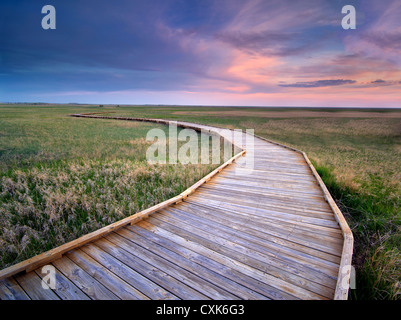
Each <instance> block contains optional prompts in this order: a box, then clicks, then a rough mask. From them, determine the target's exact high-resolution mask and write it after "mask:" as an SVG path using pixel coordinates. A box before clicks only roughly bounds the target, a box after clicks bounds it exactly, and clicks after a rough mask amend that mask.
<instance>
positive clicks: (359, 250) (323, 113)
mask: <svg viewBox="0 0 401 320" xmlns="http://www.w3.org/2000/svg"><path fill="white" fill-rule="evenodd" d="M0 108H1V114H0V170H1V173H0V177H1V179H2V180H1V183H2V184H1V189H0V203H1V207H0V208H1V209H0V210H1V211H0V214H1V216H2V217H3V218H2V220H1V221H2V222H1V223H2V230H11V231H10V233H11V234H6V233H5V232H4V231H3V235H2V237H1V238H2V240H0V241H2V242H0V248H2V249H1V250H3V252H2V257H6V258H3V265H4V264H7V261H11V259H18V258H20V259H22V258H25V257H26V256H27V253H26V252H32V250H33V251H34V249H37V248H41V246H40V244H42V245H43V246H45V247H46V246H47V247H46V249H48V247H49V244H48V243H49V242H48V239H47V238H42V237H43V235H42V234H40V233H38V234H36V233H35V232H33V231H32V234H30V233H29V232H28V231H30V230H31V229H33V230H35V226H34V225H33V226H30V225H29V223H27V222H26V221H25V219H27V218H25V217H30V216H31V215H33V216H34V215H35V214H38V213H37V212H38V211H37V210H42V216H43V212H44V213H45V215H44V216H43V220H39V221H38V222H37V223H38V224H40V223H42V224H45V225H46V224H47V225H58V226H59V225H60V224H57V223H54V222H53V221H63V223H65V224H67V225H68V224H71V227H72V229H73V230H75V229H77V232H78V229H80V228H81V229H82V228H83V229H84V230H82V232H87V231H89V228H88V227H87V225H88V222H87V221H89V220H91V221H92V220H96V221H98V222H96V223H95V224H94V227H97V226H98V224H100V222H99V220H102V219H103V218H104V217H105V216H106V221H103V223H108V222H109V221H108V220H110V221H111V220H112V219H118V218H119V217H120V216H121V215H120V214H119V212H120V211H123V212H125V213H130V212H133V211H135V210H137V209H140V208H142V207H143V206H146V205H151V204H153V203H154V202H156V201H158V200H161V199H162V198H163V197H164V196H165V197H169V196H171V195H172V194H173V193H177V192H179V191H181V190H183V189H185V186H184V184H187V185H189V184H190V183H191V182H193V181H195V180H196V179H199V178H200V176H202V175H203V174H204V173H205V170H204V169H205V168H204V169H202V168H200V167H199V168H198V169H197V170H198V171H197V173H196V174H192V171H191V170H192V169H189V167H186V168H185V169H183V170H177V169H176V168H175V166H173V167H169V169H168V170H167V173H166V168H158V167H151V168H149V167H148V166H147V165H139V164H142V163H143V160H144V159H143V154H144V153H143V151H144V148H145V146H146V143H144V139H143V137H144V134H145V131H146V130H148V129H149V128H150V127H152V128H153V127H155V125H153V124H144V123H140V124H138V123H136V122H132V123H131V122H117V121H111V120H93V119H78V120H79V121H78V120H77V119H73V118H68V117H67V115H68V114H70V113H78V112H99V111H103V112H106V111H113V112H115V113H114V114H113V115H116V116H132V117H149V118H165V119H170V120H185V121H190V122H195V123H203V124H210V125H217V126H221V127H227V128H232V129H234V128H238V129H255V134H257V135H260V136H263V137H266V138H268V139H271V140H275V141H277V142H281V143H284V144H286V145H289V146H293V147H295V148H297V149H300V150H302V151H305V152H306V153H307V154H308V156H309V158H310V159H311V160H312V162H313V164H314V165H315V167H316V168H317V170H318V172H319V174H320V175H321V176H322V179H323V180H324V182H325V183H326V185H327V187H328V188H329V190H330V192H331V193H332V195H333V197H334V199H335V200H336V202H337V203H338V205H339V207H340V209H341V210H342V212H343V213H344V215H345V217H346V219H347V221H348V223H349V225H350V227H351V229H352V231H353V233H354V237H355V248H354V255H353V265H354V267H355V269H356V289H353V290H350V298H351V299H399V298H400V297H401V295H400V290H401V285H400V283H401V271H400V270H401V253H400V250H401V204H400V202H401V200H400V197H401V173H400V171H401V170H400V168H401V160H400V159H401V111H399V110H398V111H394V110H368V109H363V110H348V111H344V110H340V109H280V108H228V107H227V108H212V107H171V106H170V107H164V106H135V107H134V106H118V107H117V106H104V107H101V108H100V107H99V106H74V105H69V106H45V107H35V106H29V107H28V106H3V107H0ZM100 121H101V122H100ZM133 129H134V130H133ZM133 146H134V147H133ZM133 168H135V169H133ZM209 169H210V168H209V167H208V168H207V170H209ZM207 170H206V171H207ZM130 175H131V176H133V177H143V178H141V179H142V180H141V179H138V180H137V181H138V184H135V182H132V181H136V180H135V179H128V180H127V176H130ZM128 181H130V182H128ZM166 181H167V182H168V183H166ZM170 182H171V183H170ZM130 183H131V184H130ZM99 184H100V185H99ZM72 185H75V186H76V187H74V188H76V189H75V190H74V188H71V186H72ZM106 185H107V186H109V188H108V190H109V191H110V192H109V193H107V191H106V193H104V192H105V186H106ZM139 186H140V187H139ZM144 186H146V187H145V189H144ZM110 187H111V188H110ZM37 188H41V189H40V190H43V191H38V190H37ZM114 188H125V189H126V190H125V191H124V192H125V193H124V192H121V193H120V192H119V194H125V195H126V196H124V197H125V198H119V197H118V196H117V195H116V194H113V192H111V190H114ZM138 189H140V190H141V191H142V194H141V195H140V196H138V197H137V196H136V194H132V192H136V191H130V190H138ZM143 189H144V190H146V191H143ZM170 189H171V190H170ZM10 191H12V194H13V196H12V197H10V196H7V194H10ZM27 194H28V195H29V197H28V196H26V195H27ZM74 194H75V195H77V194H82V196H80V197H78V199H76V198H74ZM44 197H47V198H46V199H45V198H44ZM139 198H141V199H142V200H141V201H145V200H144V199H145V198H147V199H148V203H145V204H143V203H138V204H137V206H135V207H132V208H131V207H130V206H129V203H131V202H130V201H132V200H133V199H139ZM75 202H78V203H79V206H78V208H79V209H77V208H76V207H73V209H72V210H71V208H70V206H72V203H75ZM39 204H40V205H39ZM35 205H37V207H35ZM121 206H122V208H121ZM27 208H28V209H27ZM30 208H32V210H31V209H30ZM46 208H55V209H54V210H53V211H55V212H56V215H55V217H52V216H51V215H49V214H48V213H47V211H46ZM57 208H59V209H60V210H57ZM83 208H86V209H87V210H86V211H85V210H84V209H83ZM21 210H22V211H21ZM30 210H31V211H30ZM35 210H36V211H35ZM50 211H52V210H50ZM66 212H67V213H68V212H74V213H75V214H76V215H80V214H81V212H90V214H83V219H81V220H80V219H78V220H76V221H75V222H71V223H70V221H69V220H68V214H67V215H66V214H65V213H66ZM108 212H113V218H110V219H109V218H108V217H107V213H108ZM7 215H12V216H13V217H14V218H13V219H11V220H10V219H4V216H7ZM89 217H90V219H89ZM57 219H59V220H57ZM4 221H9V222H4ZM33 221H36V220H35V219H33ZM5 223H9V225H6V224H5ZM35 223H36V222H35ZM83 226H84V227H83ZM74 228H75V229H74ZM27 230H28V231H27ZM55 230H56V231H52V232H53V234H51V236H50V239H58V238H59V237H60V240H69V239H68V237H67V236H64V234H65V233H63V232H62V231H60V232H59V231H58V230H57V228H56V229H55ZM7 232H8V231H7ZM74 232H75V231H74ZM25 234H29V235H30V239H29V241H28V240H27V239H26V238H25V239H24V235H25ZM4 239H5V240H4ZM25 243H33V245H32V246H33V249H32V248H28V249H27V248H26V247H24V244H25ZM54 243H56V242H55V241H54V242H53V244H54ZM13 246H14V247H13ZM7 257H8V258H7ZM7 259H8V260H7Z"/></svg>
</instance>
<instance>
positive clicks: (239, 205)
mask: <svg viewBox="0 0 401 320" xmlns="http://www.w3.org/2000/svg"><path fill="white" fill-rule="evenodd" d="M196 199H197V200H198V201H199V200H200V201H204V202H205V203H209V205H213V206H215V207H224V208H235V209H237V210H239V209H241V210H245V211H249V212H253V213H255V215H259V216H261V217H265V216H268V217H270V218H272V217H274V218H276V219H281V220H286V221H290V222H293V223H304V224H309V225H316V226H321V227H329V228H334V229H337V228H338V224H337V221H335V220H327V219H319V218H316V217H308V216H304V215H300V214H299V212H297V211H295V210H294V211H292V210H291V209H290V208H288V210H287V212H286V211H285V210H282V209H280V208H277V207H276V206H274V207H273V206H270V207H269V206H268V205H266V204H263V203H255V202H251V201H245V200H244V201H243V200H234V199H232V200H231V201H230V202H227V201H225V199H224V197H219V196H214V195H203V194H201V193H200V192H199V193H197V195H196ZM191 200H192V199H191Z"/></svg>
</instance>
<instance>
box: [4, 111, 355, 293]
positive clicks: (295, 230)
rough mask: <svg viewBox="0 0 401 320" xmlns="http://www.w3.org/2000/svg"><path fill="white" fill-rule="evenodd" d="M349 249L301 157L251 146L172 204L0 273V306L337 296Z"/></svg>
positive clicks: (270, 146)
mask: <svg viewBox="0 0 401 320" xmlns="http://www.w3.org/2000/svg"><path fill="white" fill-rule="evenodd" d="M80 116H81V115H80ZM90 117H94V118H109V117H100V116H95V115H90ZM123 120H132V119H127V118H124V119H123ZM149 121H151V120H149ZM157 121H158V122H159V123H168V121H166V120H161V119H160V120H157ZM178 125H182V126H185V127H190V128H195V129H197V130H206V131H208V132H210V133H211V134H219V135H221V136H224V137H225V138H226V139H227V140H231V139H232V137H231V136H232V135H231V133H232V131H231V130H228V129H221V128H214V127H209V126H204V125H196V124H191V123H185V122H181V123H178ZM242 139H243V140H244V141H245V134H243V137H242ZM231 141H232V140H231ZM236 144H237V146H238V147H242V145H241V142H239V143H238V141H236ZM251 156H253V157H254V163H253V169H252V170H249V168H248V167H247V166H246V164H247V160H248V159H247V157H251ZM234 160H235V162H234ZM231 163H232V164H231ZM230 164H231V165H230ZM223 169H224V170H223ZM222 170H223V171H222ZM220 171H221V172H220ZM219 172H220V173H219ZM217 173H219V174H217ZM195 191H196V192H195ZM352 244H353V239H352V233H351V232H350V230H349V228H348V225H347V224H346V222H345V220H344V218H343V216H342V214H341V212H340V210H339V209H338V208H337V206H336V205H335V203H334V201H333V200H332V198H331V196H330V194H329V193H328V191H327V189H326V188H325V186H324V184H323V182H322V181H321V179H320V177H319V176H318V175H317V173H316V171H315V170H314V168H313V166H312V165H311V164H310V161H309V160H308V158H307V157H306V155H305V154H304V153H302V152H299V151H297V150H292V149H290V148H286V147H284V146H281V145H279V144H276V143H273V142H269V141H266V140H265V139H261V138H258V137H255V140H254V152H252V154H251V153H249V150H247V153H245V152H242V153H241V154H240V155H238V156H237V157H236V158H235V159H230V161H228V162H227V163H225V165H223V166H221V167H220V168H218V170H215V172H213V173H211V174H210V175H208V176H207V177H205V178H204V179H202V180H201V181H200V182H198V183H197V184H195V185H194V186H192V187H191V188H189V189H188V190H187V191H186V192H184V193H182V194H181V195H179V196H178V197H176V198H174V199H172V200H170V201H167V202H166V203H163V204H161V205H159V206H155V207H154V208H153V209H152V210H147V211H146V210H145V212H142V213H139V214H137V215H134V216H132V217H129V218H127V219H126V220H124V221H120V222H118V223H117V224H115V225H112V226H109V227H106V228H103V229H101V230H100V231H97V232H95V233H92V234H90V235H87V236H85V237H83V238H80V239H78V240H77V241H75V242H73V243H69V244H66V245H65V246H64V247H63V246H62V248H61V249H60V248H56V249H55V250H54V251H52V252H50V253H49V252H48V253H45V254H43V255H41V257H39V258H38V257H34V258H32V259H30V261H25V262H24V263H22V264H18V265H16V266H13V267H10V268H8V269H7V270H2V271H0V278H2V280H0V299H66V300H72V299H78V300H83V299H96V300H113V299H124V300H128V299H140V300H146V299H163V300H165V299H173V300H175V299H186V300H192V299H196V300H199V299H220V300H221V299H258V300H259V299H291V300H292V299H346V298H347V294H348V289H347V288H346V287H344V286H343V283H344V282H345V283H346V280H347V277H348V276H349V272H348V269H349V268H347V266H349V265H350V261H351V255H352ZM35 259H36V260H35ZM46 264H48V265H51V266H53V267H54V269H55V271H56V287H55V288H54V289H51V288H49V287H46V285H43V282H44V281H42V279H45V278H44V277H45V276H46V274H42V272H41V267H42V266H43V265H46ZM344 267H345V270H346V271H345V272H343V271H344Z"/></svg>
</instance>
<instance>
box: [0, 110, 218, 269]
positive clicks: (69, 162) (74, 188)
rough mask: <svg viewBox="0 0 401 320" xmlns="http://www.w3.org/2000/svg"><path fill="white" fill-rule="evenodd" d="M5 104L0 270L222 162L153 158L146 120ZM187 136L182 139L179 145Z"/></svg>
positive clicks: (180, 187)
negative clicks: (181, 162) (77, 115)
mask: <svg viewBox="0 0 401 320" xmlns="http://www.w3.org/2000/svg"><path fill="white" fill-rule="evenodd" d="M91 110H93V109H91V108H89V109H85V108H79V110H78V109H72V108H68V107H59V106H55V107H54V106H53V107H52V106H45V107H34V106H12V107H10V106H0V269H3V268H4V267H7V266H9V265H11V264H14V263H17V262H19V261H22V260H25V259H27V258H30V257H32V256H34V255H36V254H39V253H41V252H44V251H47V250H50V249H52V248H54V247H56V246H59V245H61V244H63V243H66V242H68V241H71V240H74V239H76V238H78V237H79V236H81V235H83V234H86V233H89V232H91V231H94V230H96V229H99V228H101V227H103V226H105V225H108V224H111V223H113V222H115V221H118V220H121V219H122V218H124V217H127V216H129V215H132V214H134V213H136V212H138V211H141V210H144V209H146V208H149V207H151V206H153V205H155V204H157V203H160V202H162V201H164V200H167V199H169V198H172V197H174V196H176V195H177V194H179V193H181V192H183V191H184V190H185V189H186V188H188V187H189V186H191V185H192V184H193V183H195V182H196V181H198V180H199V179H200V178H202V177H203V176H205V175H206V174H207V173H209V172H210V171H212V170H213V169H214V168H215V167H217V165H218V164H213V165H212V164H210V165H201V164H188V165H172V164H168V165H150V164H148V162H147V159H146V151H147V149H148V147H149V146H150V145H151V144H152V142H150V141H146V134H147V133H148V131H149V130H150V129H155V128H158V129H162V130H163V131H164V132H165V133H166V136H167V138H168V127H167V126H163V125H156V124H151V123H145V122H131V121H116V120H95V119H84V118H72V117H69V116H68V115H69V114H70V113H71V112H78V111H79V112H84V111H87V112H88V111H91ZM180 144H183V142H179V145H178V147H180Z"/></svg>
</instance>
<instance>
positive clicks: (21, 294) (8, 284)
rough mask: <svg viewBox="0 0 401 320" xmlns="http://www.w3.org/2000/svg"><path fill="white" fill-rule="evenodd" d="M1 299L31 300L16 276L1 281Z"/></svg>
mask: <svg viewBox="0 0 401 320" xmlns="http://www.w3.org/2000/svg"><path fill="white" fill-rule="evenodd" d="M0 300H30V298H29V296H28V295H27V294H26V293H25V291H24V290H23V289H22V288H21V286H20V285H19V284H18V282H17V281H15V279H14V278H12V277H11V278H8V279H4V280H1V281H0Z"/></svg>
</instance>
